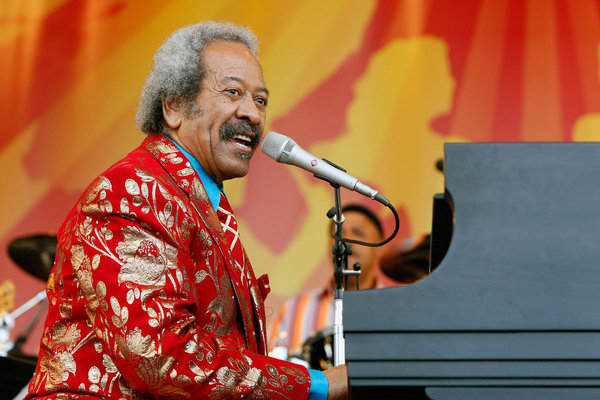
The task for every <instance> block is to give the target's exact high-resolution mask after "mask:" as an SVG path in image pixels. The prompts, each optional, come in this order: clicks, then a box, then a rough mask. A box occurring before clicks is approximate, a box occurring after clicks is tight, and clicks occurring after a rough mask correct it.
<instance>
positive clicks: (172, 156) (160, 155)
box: [142, 135, 266, 352]
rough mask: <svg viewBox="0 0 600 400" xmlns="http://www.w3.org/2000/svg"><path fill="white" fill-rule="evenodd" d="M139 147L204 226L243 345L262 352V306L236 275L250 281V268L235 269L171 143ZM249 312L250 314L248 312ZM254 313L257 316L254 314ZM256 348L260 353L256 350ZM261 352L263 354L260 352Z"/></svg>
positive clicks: (200, 190) (156, 140) (153, 139)
mask: <svg viewBox="0 0 600 400" xmlns="http://www.w3.org/2000/svg"><path fill="white" fill-rule="evenodd" d="M142 146H143V147H145V148H146V149H147V150H148V151H150V152H151V153H152V154H153V155H154V156H155V157H156V158H157V159H158V161H159V162H160V164H161V165H162V166H163V168H164V169H165V170H166V171H167V172H168V173H169V175H170V176H171V177H172V178H173V180H175V182H176V184H177V186H178V187H179V188H181V189H182V190H183V192H184V193H185V194H186V195H187V196H188V197H189V200H190V203H191V204H192V207H193V208H194V210H195V211H196V213H197V214H198V217H199V218H200V219H201V220H202V222H203V223H204V225H205V226H206V228H207V230H208V232H209V234H210V235H211V237H212V239H213V241H214V243H215V244H216V247H217V249H218V250H219V252H220V253H221V256H222V259H223V261H224V264H225V269H226V270H227V273H228V275H229V279H230V281H231V283H232V285H231V286H232V288H233V290H234V293H235V297H236V300H237V305H238V309H239V311H240V314H241V316H242V324H243V328H244V337H245V339H246V345H247V347H248V349H249V350H251V351H254V352H257V351H259V350H262V349H264V348H265V346H264V343H265V341H266V338H264V335H265V332H266V330H265V329H264V328H265V327H264V311H263V307H262V302H260V303H259V304H257V303H256V300H255V298H254V297H255V296H254V293H253V292H254V291H255V290H253V289H254V288H255V285H254V281H255V280H254V279H250V280H249V281H248V283H247V284H244V282H243V281H244V280H243V279H242V278H243V277H242V276H241V275H240V273H241V271H243V270H245V269H249V272H250V275H251V276H252V278H254V274H253V273H252V272H251V271H252V270H251V268H252V267H251V266H250V263H249V262H248V261H247V256H246V266H245V268H241V269H236V267H235V260H234V259H233V257H232V255H231V251H230V250H229V245H228V243H227V240H226V238H225V235H224V233H223V230H222V228H221V223H220V221H219V218H218V216H217V213H216V212H215V210H214V208H213V206H212V204H211V203H210V200H209V198H208V195H207V194H206V191H205V190H204V186H203V185H202V182H201V181H200V177H199V176H198V174H197V173H196V171H195V170H194V169H193V168H192V167H191V166H190V164H189V162H187V159H186V157H185V155H183V153H181V152H180V151H179V149H178V148H177V146H175V145H174V144H173V143H171V141H170V140H169V139H168V138H165V137H163V136H162V135H153V136H149V137H148V138H146V140H144V142H143V144H142ZM244 254H245V252H244ZM242 267H244V266H242ZM253 310H254V313H253V312H252V311H253ZM257 311H258V315H256V314H255V313H256V312H257ZM254 317H256V318H257V320H258V321H261V322H259V323H258V326H257V327H258V328H260V330H259V331H258V332H256V330H255V326H254V325H255V324H254ZM253 333H254V334H255V335H256V334H257V333H258V335H256V337H253V336H255V335H253ZM259 347H260V348H261V349H259ZM262 351H263V352H264V350H262Z"/></svg>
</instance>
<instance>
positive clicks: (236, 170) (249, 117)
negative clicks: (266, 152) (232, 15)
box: [169, 41, 268, 183]
mask: <svg viewBox="0 0 600 400" xmlns="http://www.w3.org/2000/svg"><path fill="white" fill-rule="evenodd" d="M202 59H203V61H204V66H205V70H206V74H205V76H204V78H203V79H202V82H201V87H200V90H199V92H198V95H197V96H196V100H195V105H196V110H197V111H196V112H194V113H192V115H189V113H188V115H184V114H185V113H183V111H181V113H182V115H183V116H182V118H181V120H180V122H181V123H180V125H179V126H178V127H176V129H171V130H170V132H169V134H170V136H171V137H172V138H173V139H174V140H175V141H176V142H177V143H179V144H180V145H181V146H182V147H183V148H184V149H185V150H187V151H188V152H189V153H190V154H192V155H193V156H194V158H196V159H197V160H198V162H200V165H202V168H204V170H205V171H206V172H207V173H208V174H209V175H210V176H211V177H212V178H213V179H215V181H216V182H217V183H221V182H222V181H224V180H226V179H232V178H237V177H242V176H244V175H246V174H247V173H248V168H249V165H250V159H251V158H252V155H253V154H254V151H255V150H256V148H257V147H258V144H259V143H260V139H261V135H262V132H263V129H264V124H265V117H266V107H267V98H268V91H267V89H266V88H265V82H264V79H263V73H262V68H261V66H260V63H259V62H258V60H257V59H256V58H255V57H254V56H253V55H252V53H250V51H249V50H248V49H247V48H246V46H244V45H242V44H240V43H237V42H230V41H216V42H213V43H211V44H209V45H208V46H206V47H205V48H204V50H203V51H202Z"/></svg>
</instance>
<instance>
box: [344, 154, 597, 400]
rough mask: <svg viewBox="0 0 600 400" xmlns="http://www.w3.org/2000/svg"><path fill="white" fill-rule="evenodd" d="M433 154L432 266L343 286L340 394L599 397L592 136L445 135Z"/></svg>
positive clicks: (441, 398)
mask: <svg viewBox="0 0 600 400" xmlns="http://www.w3.org/2000/svg"><path fill="white" fill-rule="evenodd" d="M444 160H445V190H446V192H445V194H443V195H436V196H435V200H434V215H433V227H432V254H431V258H432V263H438V262H439V266H437V268H436V269H435V270H434V271H433V273H432V274H431V275H429V276H428V277H427V278H425V279H423V280H421V281H419V282H416V283H414V284H411V285H407V286H401V287H396V288H388V289H381V290H365V291H360V292H346V293H345V295H344V332H345V338H346V361H347V364H348V375H349V380H350V385H351V389H352V392H353V396H354V397H353V398H354V399H361V398H385V399H387V398H390V399H396V398H398V399H402V398H406V399H434V400H447V399H461V400H470V399H473V400H475V399H478V400H479V399H528V400H531V399H533V400H536V399H545V400H547V399H561V400H562V399H576V400H577V399H600V268H599V266H598V262H599V260H600V178H599V174H600V143H461V144H446V146H445V158H444ZM440 224H441V225H440ZM449 224H450V225H451V226H448V225H449ZM436 260H437V261H436ZM434 266H435V265H434Z"/></svg>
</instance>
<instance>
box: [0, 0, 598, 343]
mask: <svg viewBox="0 0 600 400" xmlns="http://www.w3.org/2000/svg"><path fill="white" fill-rule="evenodd" d="M205 19H214V20H229V21H233V22H236V23H239V24H243V25H247V26H249V27H251V28H252V29H253V30H254V31H255V32H256V33H257V34H258V36H259V37H260V38H261V54H260V58H261V61H262V63H263V66H264V70H265V76H266V80H267V85H268V87H269V90H270V91H271V93H272V96H271V99H270V105H269V111H268V124H267V130H277V131H279V132H281V133H283V134H285V135H288V136H291V137H293V138H294V139H295V140H296V141H297V142H298V143H299V144H300V145H301V146H302V147H304V148H305V149H308V150H309V151H311V152H313V153H314V154H317V155H319V156H321V157H325V158H328V159H330V160H332V161H333V162H335V163H337V164H339V165H342V166H343V167H345V168H346V169H347V170H348V171H349V172H351V173H352V174H353V175H355V176H357V177H358V178H359V179H361V180H362V181H364V182H366V183H368V184H370V185H372V186H374V187H377V188H378V189H380V190H381V191H382V192H383V193H384V194H385V195H386V197H388V198H390V199H391V200H392V201H393V202H394V204H395V206H396V207H397V208H398V210H399V211H400V215H401V219H402V221H401V222H402V228H401V231H400V235H399V238H402V237H407V236H409V235H412V234H419V233H422V232H427V231H428V230H429V229H430V224H431V204H432V202H431V199H432V195H433V194H434V193H437V192H440V191H442V190H443V177H442V175H441V174H440V173H439V172H437V171H436V170H435V168H434V164H435V161H436V160H437V159H438V158H440V157H441V156H442V152H443V143H444V142H448V141H474V142H475V141H573V140H586V141H588V140H589V141H594V140H597V139H598V138H599V136H600V133H599V132H600V83H599V68H598V54H599V50H598V49H599V48H598V44H599V41H600V1H598V0H578V1H569V0H507V1H496V0H461V1H460V2H456V1H442V0H439V1H436V0H403V1H402V0H398V1H396V0H379V1H376V0H328V1H317V0H307V1H295V2H282V1H277V0H259V1H258V0H257V1H247V2H241V1H237V0H228V1H227V0H221V1H219V0H217V1H211V2H207V1H200V0H195V1H192V0H131V1H125V0H103V1H98V0H3V1H2V3H1V4H0V93H2V96H1V97H0V121H1V127H2V128H1V129H2V133H1V135H0V168H1V170H2V174H1V175H0V176H1V181H0V190H1V201H0V204H1V205H2V206H1V207H0V247H2V249H3V250H2V251H1V254H0V263H1V273H0V282H1V281H4V280H11V281H12V282H14V284H15V285H16V288H17V289H16V297H15V305H17V306H18V305H20V304H22V303H24V302H25V301H26V300H28V299H29V298H30V297H31V296H33V295H34V294H35V293H36V292H37V291H39V290H41V289H42V288H43V287H44V283H43V282H41V281H38V280H36V279H35V278H32V277H30V276H29V275H27V274H26V273H25V272H23V271H22V270H21V269H19V268H18V267H17V266H16V265H15V264H14V263H13V262H12V260H11V259H10V258H9V257H8V255H7V253H6V251H5V249H6V248H7V246H8V245H9V243H11V241H12V240H13V239H14V238H16V237H19V236H24V235H28V234H33V233H40V232H42V233H44V232H45V233H54V232H56V231H57V229H58V227H59V225H60V223H61V222H62V220H63V218H64V216H65V215H66V213H67V211H68V210H69V208H70V207H71V206H72V205H73V204H74V202H75V201H76V200H77V198H78V196H79V195H80V193H81V191H82V190H83V188H84V187H85V185H86V184H87V183H88V182H89V181H90V180H91V179H92V178H93V177H94V176H96V175H97V174H98V173H99V172H101V171H102V170H103V169H104V168H106V167H107V166H108V165H110V164H112V163H113V162H114V161H116V160H117V159H119V158H120V157H121V156H123V155H124V154H126V152H128V151H129V150H130V149H132V148H133V147H134V146H136V145H137V144H138V143H139V142H140V141H141V140H142V138H143V137H142V135H141V134H140V133H138V132H137V131H136V128H135V121H134V117H135V110H136V105H137V101H138V96H139V91H140V88H141V86H142V84H143V81H144V79H145V76H146V74H147V72H148V70H149V66H150V62H151V57H152V54H153V52H154V51H155V50H156V48H157V47H158V46H159V45H160V43H161V42H162V40H164V38H165V37H166V36H167V35H168V34H169V33H170V32H172V31H173V30H175V29H176V28H178V27H180V26H183V25H186V24H189V23H194V22H198V21H201V20H205ZM226 190H227V192H228V196H229V197H230V199H231V203H232V205H233V207H234V208H235V209H236V210H237V214H238V219H239V221H240V226H241V229H242V237H243V239H244V243H245V245H246V247H247V250H248V253H249V254H250V257H251V258H252V259H253V264H254V266H255V268H256V270H257V272H258V273H264V272H268V273H269V274H270V276H271V284H272V289H273V291H272V295H271V300H270V301H269V303H268V306H269V308H270V311H269V312H268V314H272V313H273V312H274V310H275V309H276V308H277V307H278V305H279V304H280V302H281V301H282V299H284V298H285V297H287V296H290V295H292V294H294V293H297V292H298V291H300V290H305V289H307V288H310V287H314V286H315V285H320V284H322V283H323V282H324V281H325V280H326V279H328V276H329V272H330V267H329V266H328V260H329V258H330V256H329V250H328V246H327V240H326V238H325V236H326V231H327V225H328V222H327V220H326V217H325V212H326V211H327V209H328V208H329V207H330V206H332V205H333V197H332V190H331V188H330V187H329V186H328V185H326V184H325V183H323V182H321V181H317V180H315V179H314V178H313V177H311V176H310V175H308V174H306V173H304V172H303V171H300V170H297V169H294V168H293V167H288V166H283V165H277V164H275V163H274V162H273V161H272V160H270V159H268V158H267V157H265V156H264V155H262V153H261V154H258V153H257V155H256V157H255V158H254V160H253V161H252V167H251V172H250V173H249V175H248V177H247V179H243V180H236V181H232V182H227V183H226ZM342 197H343V199H344V200H345V201H346V202H349V201H358V202H361V203H364V204H366V205H368V206H369V207H371V208H372V209H373V210H375V212H377V213H378V214H379V215H380V216H381V217H382V218H383V219H384V220H385V222H386V227H387V229H388V230H389V229H391V227H392V220H391V218H390V216H389V213H388V212H386V210H385V209H383V208H381V207H379V206H377V205H375V204H372V203H371V202H370V200H368V199H365V198H361V197H360V196H358V195H355V194H351V193H348V192H344V193H343V196H342ZM28 315H31V312H30V313H29V314H25V315H24V316H23V317H22V318H21V319H23V320H21V319H19V320H17V326H16V328H15V330H14V332H13V334H16V333H18V332H19V331H20V330H22V329H23V328H24V326H25V325H26V323H27V318H28ZM40 332H41V330H40V328H39V324H38V328H37V329H36V330H35V331H34V332H33V334H32V335H31V338H30V340H29V342H28V343H27V346H26V350H27V351H28V352H30V353H33V352H36V351H37V347H38V342H39V337H40V335H41V333H40Z"/></svg>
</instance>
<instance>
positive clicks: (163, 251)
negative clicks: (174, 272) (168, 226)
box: [116, 226, 177, 286]
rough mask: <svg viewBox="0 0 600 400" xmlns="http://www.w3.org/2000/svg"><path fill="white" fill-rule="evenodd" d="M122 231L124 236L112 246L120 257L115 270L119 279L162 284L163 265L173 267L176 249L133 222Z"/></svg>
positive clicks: (138, 282) (120, 280) (145, 283)
mask: <svg viewBox="0 0 600 400" xmlns="http://www.w3.org/2000/svg"><path fill="white" fill-rule="evenodd" d="M122 233H123V236H124V240H123V241H122V242H119V244H118V246H117V248H116V251H117V254H118V255H119V258H121V260H123V261H124V264H123V266H122V267H121V271H119V283H122V282H132V283H135V284H138V285H143V286H164V285H165V283H166V276H165V275H166V271H167V268H175V267H176V263H177V249H175V248H174V247H172V246H170V245H168V244H167V243H165V242H164V241H162V240H159V239H158V238H156V237H154V236H151V235H149V234H146V233H144V232H142V231H141V230H140V229H139V228H138V227H136V226H126V227H124V228H123V229H122Z"/></svg>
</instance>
